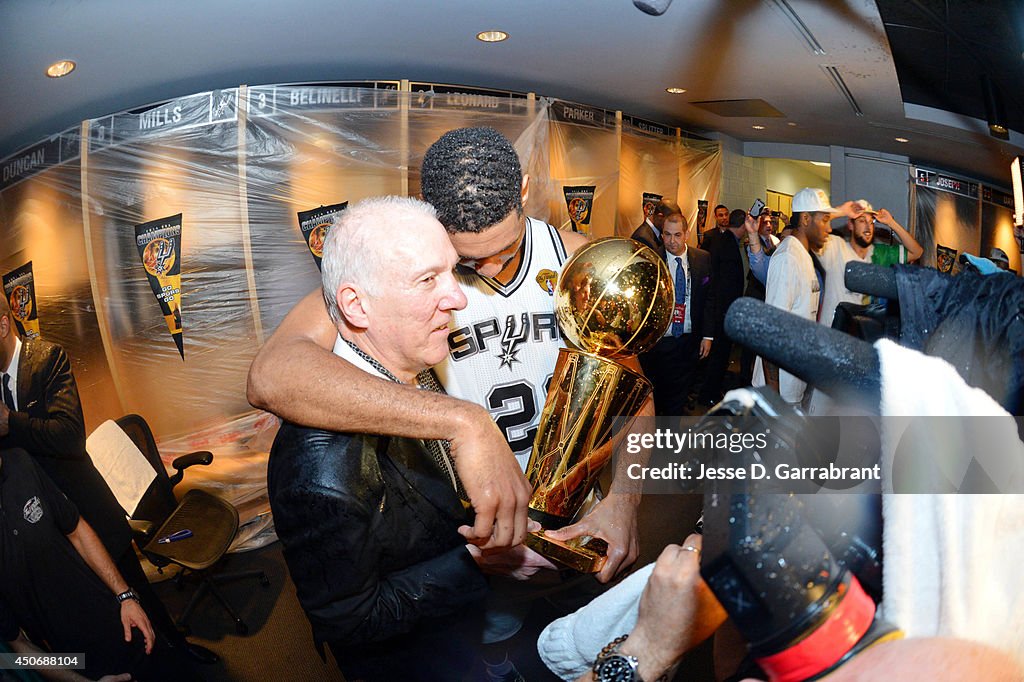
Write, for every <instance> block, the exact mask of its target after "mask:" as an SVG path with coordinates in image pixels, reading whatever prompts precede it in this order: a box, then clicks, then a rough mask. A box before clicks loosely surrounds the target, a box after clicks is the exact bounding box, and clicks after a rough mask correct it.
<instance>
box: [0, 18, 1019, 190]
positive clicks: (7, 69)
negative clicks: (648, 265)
mask: <svg viewBox="0 0 1024 682" xmlns="http://www.w3.org/2000/svg"><path fill="white" fill-rule="evenodd" d="M1022 5H1024V3H1021V2H1019V1H1018V0H878V2H877V3H876V2H875V1H874V0H675V2H674V3H673V4H671V5H670V7H669V8H668V11H667V12H665V14H664V15H662V16H660V17H655V16H649V15H646V14H643V13H642V12H640V11H639V10H637V9H636V8H635V7H634V6H633V4H632V2H631V1H630V0H557V1H552V0H516V1H515V2H498V1H497V0H486V1H482V0H422V1H420V2H416V1H415V0H346V1H345V2H339V1H338V0H292V1H290V2H281V1H279V2H270V1H267V0H248V1H246V2H242V1H241V0H176V1H175V2H166V3H158V2H149V1H145V2H139V1H138V0H48V1H46V2H43V1H41V0H0V63H2V64H3V67H2V69H0V93H2V97H0V157H4V156H7V155H9V154H11V153H13V152H15V151H17V150H18V149H20V148H21V147H24V146H27V145H29V144H32V143H34V142H37V141H38V140H40V139H42V138H44V137H45V136H47V135H50V134H53V133H56V132H59V131H61V130H64V129H66V128H68V127H71V126H74V125H76V124H77V123H78V122H80V121H81V120H83V119H85V118H94V117H99V116H102V115H105V114H109V113H114V112H117V111H123V110H127V109H135V108H138V107H140V106H142V105H145V104H149V103H156V102H160V101H164V100H167V99H171V98H174V97H178V96H181V95H187V94H191V93H195V92H201V91H205V90H211V89H216V88H225V87H233V86H236V85H239V84H242V83H246V84H249V85H260V84H269V83H286V82H312V81H346V80H355V81H361V80H379V79H403V78H405V79H409V80H414V81H417V80H418V81H429V82H435V83H454V84H463V85H470V86H481V87H492V88H500V89H507V90H517V91H530V92H536V93H537V94H539V95H548V96H556V97H560V98H563V99H569V100H575V101H578V102H583V103H586V104H592V105H596V106H601V107H605V108H607V109H619V110H622V111H623V112H625V113H628V114H634V115H637V116H642V117H645V118H648V119H651V120H654V121H658V122H663V123H668V124H672V125H678V126H681V127H682V128H684V129H685V130H688V131H691V132H694V133H697V134H704V133H706V132H708V131H722V132H724V133H726V134H728V135H730V136H732V137H735V138H738V139H740V140H743V141H765V142H785V143H799V144H808V145H828V144H836V145H844V146H847V147H857V148H862V149H868V150H876V151H883V152H889V153H893V154H900V155H906V156H909V157H910V158H911V160H912V161H916V162H920V163H924V164H931V165H937V166H940V167H942V168H945V169H949V170H953V171H960V172H963V173H966V174H969V175H972V176H974V177H978V178H981V179H989V180H992V181H995V182H997V183H998V184H1001V185H1004V186H1005V185H1007V184H1008V183H1009V180H1008V167H1009V164H1010V161H1011V160H1012V158H1013V156H1014V155H1015V154H1022V153H1024V150H1022V147H1024V136H1022V133H1024V123H1022V117H1024V113H1022V112H1024V105H1022V100H1024V87H1022V86H1024V54H1022V53H1024V40H1022V39H1021V37H1022V35H1024V8H1022ZM488 29H501V30H503V31H506V32H508V33H509V35H510V37H509V39H508V40H506V41H504V42H502V43H496V44H485V43H482V42H480V41H478V40H476V39H475V35H476V34H477V33H478V32H479V31H483V30H488ZM812 41H816V43H817V45H818V46H820V52H822V54H819V53H816V52H815V48H814V47H812V45H813V44H814V43H813V42H812ZM61 58H66V59H72V60H75V61H76V62H77V63H78V69H77V70H76V71H75V72H74V73H73V74H71V75H70V76H68V77H66V78H61V79H56V80H54V79H49V78H46V77H45V76H44V70H45V69H46V67H47V65H49V64H50V63H52V62H53V61H55V60H57V59H61ZM983 73H985V74H988V75H989V76H990V78H992V80H993V82H995V84H996V86H997V88H998V90H999V91H1000V92H1001V95H1002V98H1003V101H1004V105H1005V109H1006V111H1007V117H1008V119H1009V121H1010V125H1011V128H1012V130H1011V131H1010V140H1009V141H1008V142H1007V141H1001V140H998V139H996V138H993V137H991V136H990V135H989V134H988V130H987V127H986V125H985V122H984V120H983V119H984V118H985V108H984V105H983V103H982V102H983V100H982V92H981V86H980V79H981V75H982V74H983ZM671 86H676V87H681V88H686V90H687V92H686V93H684V94H681V95H673V94H668V93H667V92H665V88H667V87H671ZM723 100H752V101H749V102H741V103H737V102H728V103H722V101H723ZM700 102H705V103H707V102H710V104H696V103H700ZM766 105H767V106H766ZM854 107H857V108H859V110H860V111H861V112H862V115H858V114H857V113H855V110H854ZM772 108H774V109H775V110H777V114H781V116H779V115H777V114H776V115H774V116H773V115H766V114H772ZM729 114H740V115H729ZM791 124H794V125H791ZM754 125H759V126H764V129H763V130H756V129H754V128H753V126H754ZM896 137H904V138H908V139H909V140H910V141H909V142H908V143H905V144H901V143H899V142H896V141H895V140H894V138H896Z"/></svg>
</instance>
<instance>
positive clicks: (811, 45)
mask: <svg viewBox="0 0 1024 682" xmlns="http://www.w3.org/2000/svg"><path fill="white" fill-rule="evenodd" d="M772 3H773V4H774V5H775V6H776V7H777V8H778V9H779V11H780V12H782V16H784V17H786V19H788V20H789V23H791V24H793V28H795V29H796V32H797V34H799V36H800V37H801V38H803V39H804V42H805V43H807V47H808V49H810V51H811V52H813V53H814V54H816V55H823V54H825V48H823V47H822V46H821V43H819V42H818V39H817V38H815V37H814V34H813V33H811V29H809V28H807V24H805V23H804V21H803V19H801V18H800V15H799V14H797V13H796V10H794V9H793V8H792V7H791V6H790V4H789V3H788V2H786V0H772Z"/></svg>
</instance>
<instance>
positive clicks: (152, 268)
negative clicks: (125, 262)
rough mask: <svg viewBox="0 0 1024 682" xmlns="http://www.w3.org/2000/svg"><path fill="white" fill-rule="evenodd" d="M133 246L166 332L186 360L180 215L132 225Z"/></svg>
mask: <svg viewBox="0 0 1024 682" xmlns="http://www.w3.org/2000/svg"><path fill="white" fill-rule="evenodd" d="M135 245H136V246H137V247H138V249H139V257H140V258H141V259H142V266H143V267H144V268H145V269H146V277H147V278H148V279H149V286H150V287H152V288H153V295H155V296H156V300H157V303H159V304H160V312H161V313H163V316H164V320H165V321H166V322H167V330H168V331H169V332H170V333H171V337H172V338H173V339H174V344H175V345H176V346H177V347H178V353H180V354H181V359H182V360H184V359H185V344H184V340H183V338H182V336H183V331H182V327H181V214H180V213H179V214H177V215H173V216H170V217H167V218H160V219H159V220H152V221H150V222H148V223H142V224H141V225H136V226H135Z"/></svg>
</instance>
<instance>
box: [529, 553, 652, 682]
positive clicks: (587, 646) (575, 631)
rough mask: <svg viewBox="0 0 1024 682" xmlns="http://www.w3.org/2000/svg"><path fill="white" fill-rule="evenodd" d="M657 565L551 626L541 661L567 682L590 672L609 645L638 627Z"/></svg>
mask: <svg viewBox="0 0 1024 682" xmlns="http://www.w3.org/2000/svg"><path fill="white" fill-rule="evenodd" d="M652 571H654V564H647V565H646V566H644V567H643V568H641V569H639V570H637V571H636V572H635V573H633V574H631V575H629V576H628V577H627V578H625V579H624V580H623V581H622V582H621V583H619V584H618V585H616V586H615V587H613V588H612V589H610V590H608V591H607V592H605V593H604V594H602V595H600V596H599V597H597V598H596V599H594V600H593V601H591V602H590V603H589V604H587V605H586V606H584V607H582V608H580V609H579V610H577V611H576V612H575V613H570V614H569V615H568V616H563V617H562V618H559V619H558V620H556V621H553V622H552V623H550V624H549V625H548V626H547V627H546V628H544V632H542V633H540V638H539V639H538V640H537V651H538V652H539V653H540V657H541V660H543V661H544V664H545V665H546V666H547V667H548V668H549V669H550V670H551V672H553V673H554V674H556V675H558V676H559V677H561V678H562V679H563V680H575V679H576V678H577V677H579V676H580V675H582V674H583V673H585V672H586V671H588V670H590V668H591V666H592V665H593V664H594V659H595V658H597V655H598V654H599V653H600V652H601V649H602V648H604V646H605V645H606V644H608V642H610V641H612V640H613V639H615V638H616V637H619V636H621V635H625V634H629V632H630V631H631V630H632V629H633V626H634V625H636V618H637V612H638V611H639V609H640V595H641V594H643V591H644V588H645V587H646V586H647V579H648V578H650V577H651V572H652Z"/></svg>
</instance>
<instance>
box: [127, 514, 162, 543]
mask: <svg viewBox="0 0 1024 682" xmlns="http://www.w3.org/2000/svg"><path fill="white" fill-rule="evenodd" d="M128 526H129V527H130V528H131V529H132V537H133V538H134V539H135V544H137V545H138V546H139V547H142V546H144V545H145V544H146V541H148V540H149V539H150V538H151V537H153V533H154V532H155V531H156V524H155V523H153V522H152V521H144V520H142V519H138V520H136V519H128Z"/></svg>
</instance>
